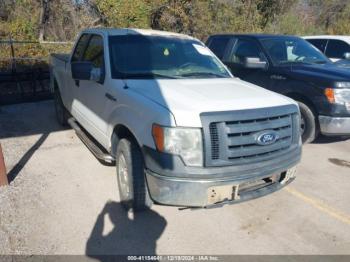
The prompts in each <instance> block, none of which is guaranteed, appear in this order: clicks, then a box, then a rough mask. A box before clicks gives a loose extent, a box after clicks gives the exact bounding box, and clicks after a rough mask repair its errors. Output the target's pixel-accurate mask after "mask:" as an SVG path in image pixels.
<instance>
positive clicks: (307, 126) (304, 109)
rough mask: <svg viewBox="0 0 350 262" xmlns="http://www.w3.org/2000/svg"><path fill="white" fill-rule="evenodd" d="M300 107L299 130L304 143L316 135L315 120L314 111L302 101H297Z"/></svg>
mask: <svg viewBox="0 0 350 262" xmlns="http://www.w3.org/2000/svg"><path fill="white" fill-rule="evenodd" d="M298 104H299V108H300V114H301V119H300V131H301V139H302V141H303V143H304V144H306V143H311V142H312V141H314V140H315V139H316V137H317V136H318V133H319V131H318V127H317V121H316V117H315V114H314V112H313V111H312V110H311V109H310V108H309V107H308V106H307V105H306V104H304V103H303V102H298Z"/></svg>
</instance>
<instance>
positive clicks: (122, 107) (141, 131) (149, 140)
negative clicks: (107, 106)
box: [107, 97, 175, 148]
mask: <svg viewBox="0 0 350 262" xmlns="http://www.w3.org/2000/svg"><path fill="white" fill-rule="evenodd" d="M108 123H109V126H108V131H107V132H108V134H107V135H108V137H110V138H111V139H110V144H109V148H111V146H112V142H113V132H114V128H115V127H116V126H118V125H123V126H125V127H126V128H128V129H129V131H130V132H131V133H132V134H133V135H134V137H135V138H136V140H137V142H138V144H139V146H144V145H146V146H148V147H151V148H155V145H154V141H153V137H152V125H153V124H154V123H157V124H160V125H164V126H175V118H174V116H173V115H172V113H171V112H170V111H169V110H168V109H166V108H164V107H161V106H159V105H158V104H156V103H154V102H152V101H150V100H148V99H147V100H145V98H143V97H142V98H140V97H138V99H133V100H131V99H130V100H129V101H128V102H126V103H123V104H119V105H117V106H116V107H115V108H114V109H113V110H112V113H111V115H110V116H109V119H108Z"/></svg>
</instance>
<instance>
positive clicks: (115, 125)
mask: <svg viewBox="0 0 350 262" xmlns="http://www.w3.org/2000/svg"><path fill="white" fill-rule="evenodd" d="M50 71H51V88H52V91H53V92H54V94H55V106H56V115H57V119H58V121H59V122H60V123H61V124H63V125H65V124H67V123H69V124H70V125H71V126H72V127H73V128H74V129H75V131H76V133H77V135H78V136H79V137H80V138H81V139H82V141H83V142H84V143H85V144H86V145H87V147H88V148H89V149H90V150H91V151H92V153H94V155H95V156H96V157H97V158H98V159H99V160H101V161H105V162H108V163H109V164H112V165H115V166H116V176H117V181H118V185H119V196H120V201H121V202H122V204H123V205H124V206H125V207H126V208H127V209H128V208H132V209H134V210H136V211H138V210H144V209H147V208H149V207H150V205H151V204H152V203H157V204H163V205H172V206H184V207H202V208H203V207H211V206H220V205H222V204H224V203H239V202H242V201H246V200H251V199H254V198H257V197H261V196H264V195H267V194H270V193H272V192H275V191H276V190H279V189H280V188H282V187H284V186H286V185H287V184H289V183H290V182H291V181H293V179H294V177H295V167H296V165H297V164H298V162H299V161H300V157H301V139H300V130H299V126H300V123H299V119H300V116H299V108H298V105H297V103H295V102H294V101H293V100H292V99H289V98H287V97H284V96H282V95H279V94H276V93H274V92H271V91H268V90H266V89H263V88H260V87H258V86H255V85H253V84H249V83H247V82H244V81H242V80H240V79H238V78H235V77H233V76H232V74H231V73H230V71H229V70H228V69H227V68H226V66H225V65H224V64H223V63H222V62H221V61H220V60H219V59H218V58H217V57H216V56H215V55H214V54H213V53H212V52H211V51H210V50H209V49H208V48H207V47H206V46H205V45H204V44H203V43H202V42H201V41H199V40H197V39H195V38H192V37H190V36H186V35H181V34H176V33H171V32H162V31H154V30H140V29H87V30H84V31H83V32H81V34H80V35H79V37H78V40H77V42H76V44H75V46H74V48H73V50H72V53H71V54H67V55H64V54H52V55H51V61H50ZM82 164H83V163H82Z"/></svg>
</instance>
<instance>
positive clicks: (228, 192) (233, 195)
mask: <svg viewBox="0 0 350 262" xmlns="http://www.w3.org/2000/svg"><path fill="white" fill-rule="evenodd" d="M238 191H239V185H225V186H215V187H210V188H208V201H207V202H208V205H212V204H215V203H219V202H223V201H233V200H238V199H239V194H238Z"/></svg>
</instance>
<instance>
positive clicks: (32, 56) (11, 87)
mask: <svg viewBox="0 0 350 262" xmlns="http://www.w3.org/2000/svg"><path fill="white" fill-rule="evenodd" d="M70 47H71V43H68V42H34V41H15V40H12V39H9V40H0V105H5V104H13V103H22V102H29V101H38V100H43V99H49V98H51V93H50V90H49V77H50V74H49V67H48V62H49V61H48V59H49V54H50V53H51V52H59V51H61V52H67V51H68V50H69V49H70Z"/></svg>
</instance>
